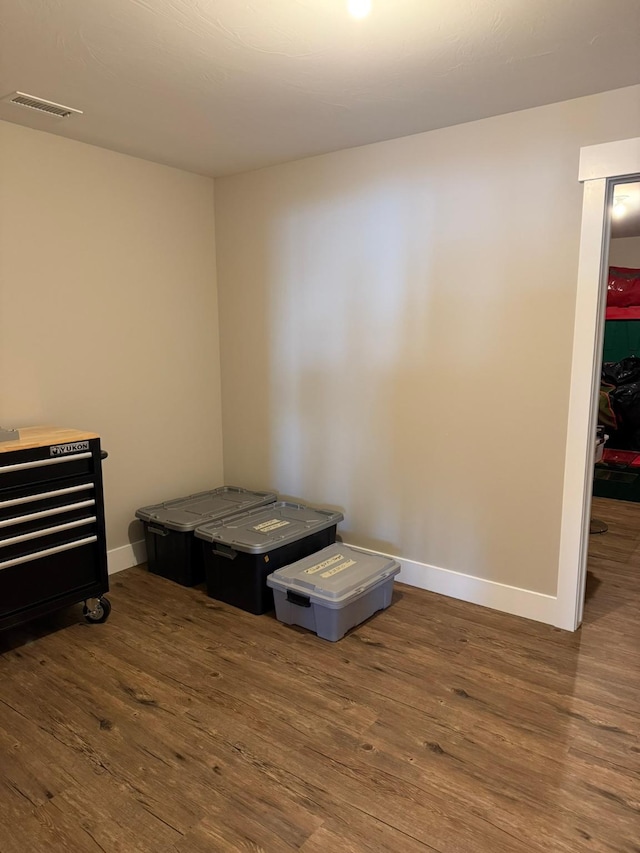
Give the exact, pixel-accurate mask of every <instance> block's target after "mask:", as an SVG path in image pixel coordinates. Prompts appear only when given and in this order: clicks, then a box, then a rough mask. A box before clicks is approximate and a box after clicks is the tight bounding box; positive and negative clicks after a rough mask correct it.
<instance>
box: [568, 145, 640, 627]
mask: <svg viewBox="0 0 640 853" xmlns="http://www.w3.org/2000/svg"><path fill="white" fill-rule="evenodd" d="M638 174H640V137H636V138H634V139H624V140H621V141H618V142H608V143H605V144H603V145H591V146H589V147H587V148H582V149H581V150H580V168H579V173H578V179H579V180H580V182H582V183H583V184H584V200H583V207H582V229H581V233H580V257H579V263H578V288H577V294H576V309H575V322H574V332H573V355H572V362H571V387H570V395H569V417H568V424H567V446H566V453H565V468H564V487H563V495H562V518H561V526H560V556H559V564H558V588H557V593H556V595H557V599H556V601H557V615H556V620H555V624H556V625H557V626H558V627H560V628H565V629H566V630H569V631H575V630H576V629H577V628H578V627H579V626H580V624H581V622H582V612H583V607H584V596H585V585H586V579H587V556H588V547H589V523H590V517H591V490H592V486H593V465H594V461H593V458H594V444H595V432H596V423H597V417H598V400H599V392H600V370H601V366H602V346H603V337H604V318H605V307H606V298H607V288H606V286H605V284H604V282H605V281H606V279H607V276H606V275H605V272H606V270H607V267H608V256H609V236H610V221H611V217H610V215H609V214H610V207H611V198H612V195H613V187H614V185H615V184H616V183H620V181H621V180H624V179H625V178H633V177H637V175H638Z"/></svg>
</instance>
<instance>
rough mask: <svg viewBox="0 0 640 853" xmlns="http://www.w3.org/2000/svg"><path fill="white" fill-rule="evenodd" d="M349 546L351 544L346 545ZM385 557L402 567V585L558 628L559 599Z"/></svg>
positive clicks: (372, 552)
mask: <svg viewBox="0 0 640 853" xmlns="http://www.w3.org/2000/svg"><path fill="white" fill-rule="evenodd" d="M346 544H348V543H346V542H345V545H346ZM353 547H354V548H357V547H358V546H357V545H354V546H353ZM360 550H361V551H368V552H369V553H370V554H377V553H380V552H378V551H371V550H370V549H369V548H360ZM383 556H386V557H391V558H392V559H394V560H397V561H398V563H400V566H401V567H402V569H401V572H400V574H399V575H398V576H397V578H396V580H397V581H399V582H400V583H406V584H408V586H415V587H418V588H419V589H426V590H428V591H429V592H436V593H438V594H439V595H447V596H449V597H450V598H457V599H458V600H460V601H468V602H469V603H471V604H480V605H482V606H483V607H490V608H492V609H493V610H500V611H502V612H503V613H510V614H512V615H513V616H523V617H524V618H525V619H534V620H535V621H536V622H546V623H547V624H548V625H556V624H557V622H556V619H557V598H556V597H555V595H544V594H543V593H541V592H533V591H532V590H530V589H521V588H520V587H517V586H509V585H507V584H503V583H497V582H496V581H490V580H485V579H483V578H477V577H474V576H473V575H465V574H462V573H461V572H453V571H451V570H450V569H441V568H439V567H438V566H430V565H428V564H427V563H417V562H415V561H413V560H405V559H403V558H402V557H394V556H393V554H384V555H383Z"/></svg>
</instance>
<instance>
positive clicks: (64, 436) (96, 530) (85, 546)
mask: <svg viewBox="0 0 640 853" xmlns="http://www.w3.org/2000/svg"><path fill="white" fill-rule="evenodd" d="M23 435H24V436H25V437H24V438H23ZM56 439H57V440H56ZM101 456H102V453H101V449H100V439H99V437H98V436H96V435H94V434H92V433H79V432H77V431H73V430H59V429H55V428H30V429H26V430H21V431H20V440H19V441H15V442H14V441H11V442H8V443H7V444H1V443H0V629H1V628H4V627H9V626H10V625H14V624H17V623H19V622H23V621H26V620H27V619H29V618H32V617H34V616H37V615H40V614H42V613H45V612H47V611H49V610H53V609H55V608H57V607H65V606H67V605H69V604H72V603H76V602H79V601H85V604H86V601H87V600H88V599H92V600H93V599H99V600H100V601H102V602H103V604H104V605H105V607H106V606H107V605H108V602H107V601H106V599H103V598H102V595H103V593H104V592H106V591H107V590H108V588H109V585H108V573H107V559H106V541H105V525H104V506H103V494H102V468H101ZM85 612H91V611H88V608H86V607H85ZM107 615H108V612H107ZM87 618H89V617H87ZM105 618H106V617H105ZM90 621H104V619H95V620H90Z"/></svg>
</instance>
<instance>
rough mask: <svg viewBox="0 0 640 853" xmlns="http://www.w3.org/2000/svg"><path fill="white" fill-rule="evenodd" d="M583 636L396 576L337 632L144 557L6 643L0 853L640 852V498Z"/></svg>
mask: <svg viewBox="0 0 640 853" xmlns="http://www.w3.org/2000/svg"><path fill="white" fill-rule="evenodd" d="M594 515H597V516H598V517H600V518H604V519H605V520H607V521H608V522H609V524H610V531H609V533H608V534H606V535H605V536H602V537H592V556H591V560H590V576H589V597H588V601H587V605H586V617H585V624H584V626H583V628H582V629H581V631H579V632H577V633H576V634H569V633H564V632H561V631H558V630H555V629H553V628H550V627H547V626H544V625H540V624H537V623H534V622H528V621H525V620H522V619H518V618H515V617H510V616H504V615H501V614H499V613H496V612H493V611H490V610H486V609H483V608H480V607H475V606H473V605H469V604H464V603H460V602H456V601H453V600H451V599H446V598H442V597H438V596H436V595H432V594H429V593H426V592H422V591H419V590H414V589H411V588H409V587H406V586H401V585H397V587H396V593H395V601H394V604H393V606H392V607H391V608H390V609H389V610H387V611H385V612H384V613H380V614H378V615H377V616H376V617H374V618H373V619H371V620H370V621H369V622H368V623H366V624H365V625H363V626H361V627H359V628H357V629H356V630H354V631H353V632H352V633H351V634H349V635H348V636H347V637H346V638H345V639H344V640H342V641H341V642H339V643H337V644H331V643H327V642H324V641H322V640H318V639H317V638H316V637H314V636H313V635H311V634H308V633H306V632H304V631H301V630H297V629H291V628H287V627H285V626H282V625H280V624H278V623H277V622H276V621H275V619H274V618H273V617H271V616H263V617H256V616H251V615H249V614H246V613H242V612H240V611H237V610H234V609H233V608H231V607H227V606H226V605H223V604H220V603H218V602H215V601H213V600H211V599H208V598H207V597H206V595H205V594H204V593H203V591H202V590H199V589H195V590H189V589H184V588H182V587H178V586H176V585H174V584H171V583H170V582H168V581H165V580H162V579H160V578H157V577H155V576H151V575H149V574H148V573H147V572H146V571H145V570H144V569H142V568H137V569H129V570H128V571H126V572H122V573H120V574H118V575H115V576H114V577H113V578H112V592H111V594H110V598H111V600H112V603H113V613H112V616H111V619H110V621H109V622H108V623H106V624H105V625H97V626H90V625H87V624H85V623H84V622H83V621H82V620H81V615H80V613H79V608H75V609H73V610H71V611H66V612H64V613H60V614H57V615H55V616H54V617H51V618H49V619H48V620H44V621H40V622H37V623H32V624H30V625H28V626H25V627H22V628H20V629H16V630H12V631H8V632H5V633H4V634H0V652H2V655H1V657H0V674H1V678H2V690H1V698H0V853H40V851H42V853H45V851H46V853H58V851H65V853H66V851H74V853H76V851H77V853H84V852H85V851H87V853H89V852H90V853H96V851H104V853H115V851H123V853H137V851H145V852H146V851H153V853H163V851H175V853H205V851H206V853H209V851H253V853H257V851H265V853H279V851H295V850H297V851H303V853H343V852H344V853H360V851H376V852H377V851H394V853H396V851H397V853H417V851H439V853H538V851H545V853H565V851H566V853H568V852H569V851H571V853H582V851H597V853H605V851H607V853H610V851H616V853H638V851H640V738H639V734H640V702H639V700H640V505H631V504H622V505H620V504H617V503H615V502H611V501H596V502H595V504H594Z"/></svg>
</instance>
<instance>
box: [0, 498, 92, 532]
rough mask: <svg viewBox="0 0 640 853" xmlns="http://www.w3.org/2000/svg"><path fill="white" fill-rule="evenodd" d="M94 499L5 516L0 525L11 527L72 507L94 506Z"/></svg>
mask: <svg viewBox="0 0 640 853" xmlns="http://www.w3.org/2000/svg"><path fill="white" fill-rule="evenodd" d="M95 503H96V502H95V500H94V499H93V498H91V499H90V500H87V501H76V503H74V504H65V505H64V506H55V507H53V509H43V510H41V511H40V512H30V513H29V515H17V516H15V517H14V518H5V519H4V520H3V521H0V527H11V526H12V525H14V524H24V523H25V522H26V521H37V520H38V519H39V518H49V516H51V515H60V514H61V513H63V512H71V511H72V510H74V509H84V508H85V507H87V506H95Z"/></svg>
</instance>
